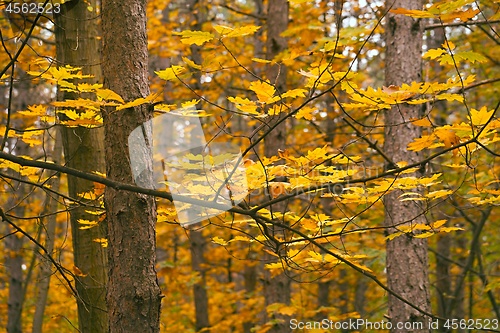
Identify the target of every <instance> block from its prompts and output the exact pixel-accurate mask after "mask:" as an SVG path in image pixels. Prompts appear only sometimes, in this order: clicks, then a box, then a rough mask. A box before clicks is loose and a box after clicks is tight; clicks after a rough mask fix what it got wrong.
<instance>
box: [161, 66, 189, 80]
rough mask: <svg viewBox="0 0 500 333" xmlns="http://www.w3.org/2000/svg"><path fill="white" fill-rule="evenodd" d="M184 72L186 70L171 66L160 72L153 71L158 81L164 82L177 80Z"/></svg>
mask: <svg viewBox="0 0 500 333" xmlns="http://www.w3.org/2000/svg"><path fill="white" fill-rule="evenodd" d="M185 71H186V69H185V68H184V67H182V66H175V65H174V66H171V67H169V68H166V69H164V70H162V71H155V73H156V75H158V77H159V78H160V79H163V80H166V81H173V80H175V79H177V77H178V76H179V75H180V74H182V73H184V72H185Z"/></svg>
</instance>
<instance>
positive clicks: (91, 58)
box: [55, 0, 108, 333]
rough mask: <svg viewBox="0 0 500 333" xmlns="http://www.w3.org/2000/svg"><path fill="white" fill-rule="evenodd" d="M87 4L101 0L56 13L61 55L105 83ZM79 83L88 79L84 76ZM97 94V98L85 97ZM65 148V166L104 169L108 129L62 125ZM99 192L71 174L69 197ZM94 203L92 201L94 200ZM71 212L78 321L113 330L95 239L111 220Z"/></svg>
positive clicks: (103, 255) (103, 263)
mask: <svg viewBox="0 0 500 333" xmlns="http://www.w3.org/2000/svg"><path fill="white" fill-rule="evenodd" d="M88 6H92V7H94V8H95V7H96V6H97V1H96V0H88V1H70V2H67V3H65V4H62V5H61V13H60V15H56V17H55V20H56V25H55V26H56V45H57V59H58V60H59V62H60V64H61V65H70V66H73V67H80V68H82V72H83V73H84V74H91V75H93V78H92V79H88V80H87V81H86V82H88V83H102V75H101V68H100V65H99V64H100V62H101V57H100V41H99V36H100V32H99V27H98V22H99V17H98V15H97V14H96V13H95V11H89V10H88V9H87V7H88ZM79 82H83V81H82V80H80V81H79ZM86 97H87V98H95V97H94V96H86ZM58 98H59V99H60V100H65V99H74V98H77V96H76V95H75V94H74V93H71V92H59V94H58ZM62 136H63V146H64V156H65V160H66V165H67V166H69V167H72V168H75V169H78V170H81V171H85V172H95V171H98V172H102V173H104V171H105V163H104V146H103V145H104V130H103V129H102V128H93V129H88V128H84V127H71V128H68V127H63V128H62ZM93 190H94V184H93V183H92V182H90V181H87V180H84V179H80V178H77V177H72V176H68V192H69V195H70V197H73V198H78V194H80V193H83V192H89V191H93ZM89 203H91V202H89ZM71 208H72V209H71V210H70V221H71V233H72V239H73V254H74V262H75V266H76V267H78V269H79V270H80V271H82V273H83V274H84V275H85V276H83V275H82V276H77V277H75V279H76V290H77V292H78V296H77V305H78V325H79V329H80V331H81V332H82V333H87V332H89V333H99V332H103V333H104V332H108V315H107V310H106V283H107V278H108V277H107V251H106V249H105V248H103V247H102V246H101V244H100V243H97V242H94V241H93V240H94V239H96V238H106V233H107V231H106V229H107V227H106V223H105V221H102V222H99V216H97V215H95V214H90V213H88V212H89V211H90V210H91V209H90V208H88V207H80V206H78V205H74V206H73V207H71ZM78 220H89V221H95V222H99V224H98V226H97V227H94V228H91V229H86V230H81V229H79V227H80V225H79V223H78Z"/></svg>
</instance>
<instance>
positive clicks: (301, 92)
mask: <svg viewBox="0 0 500 333" xmlns="http://www.w3.org/2000/svg"><path fill="white" fill-rule="evenodd" d="M306 93H307V90H305V89H292V90H288V91H287V92H285V93H283V94H281V97H283V98H285V97H292V98H296V97H305V96H306Z"/></svg>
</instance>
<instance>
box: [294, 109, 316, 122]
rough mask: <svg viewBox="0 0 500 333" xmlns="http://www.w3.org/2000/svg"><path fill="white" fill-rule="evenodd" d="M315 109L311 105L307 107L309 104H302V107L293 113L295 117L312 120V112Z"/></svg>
mask: <svg viewBox="0 0 500 333" xmlns="http://www.w3.org/2000/svg"><path fill="white" fill-rule="evenodd" d="M314 111H316V109H314V108H312V107H309V106H304V107H303V108H301V109H300V110H299V111H298V112H297V113H296V114H295V118H297V119H301V118H304V119H307V120H312V119H313V115H312V113H313V112H314Z"/></svg>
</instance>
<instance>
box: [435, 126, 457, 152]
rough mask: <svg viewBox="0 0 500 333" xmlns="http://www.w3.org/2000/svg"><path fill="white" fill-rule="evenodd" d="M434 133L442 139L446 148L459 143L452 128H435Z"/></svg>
mask: <svg viewBox="0 0 500 333" xmlns="http://www.w3.org/2000/svg"><path fill="white" fill-rule="evenodd" d="M434 133H435V134H436V136H437V137H438V138H439V139H440V140H441V141H443V143H444V146H445V147H446V148H450V147H453V146H455V145H457V144H458V143H460V138H459V137H458V136H457V135H456V134H455V132H454V131H452V130H445V129H437V130H436V131H435V132H434Z"/></svg>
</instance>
